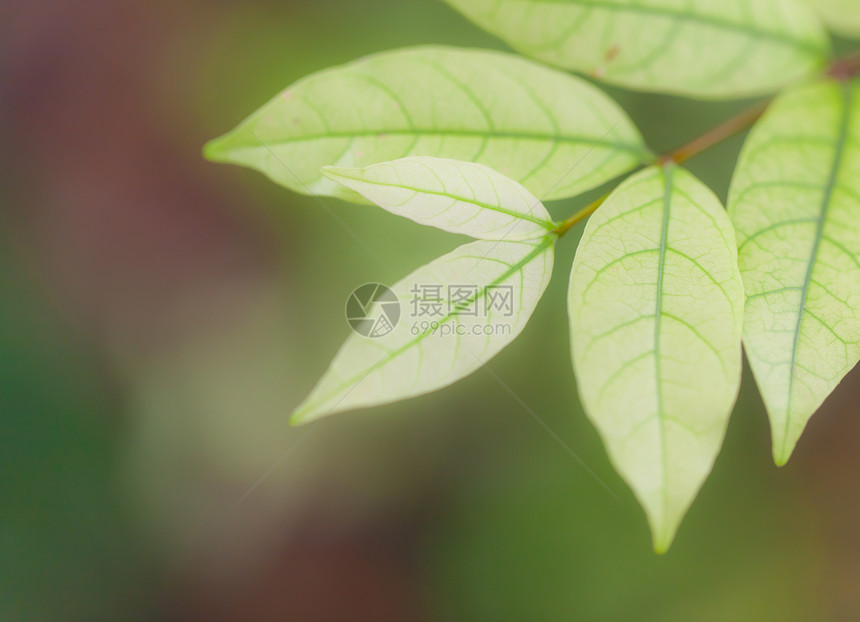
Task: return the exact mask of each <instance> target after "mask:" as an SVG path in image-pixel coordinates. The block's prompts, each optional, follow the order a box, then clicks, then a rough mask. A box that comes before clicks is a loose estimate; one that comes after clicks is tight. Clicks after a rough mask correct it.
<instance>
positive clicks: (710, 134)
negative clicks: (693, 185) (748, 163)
mask: <svg viewBox="0 0 860 622" xmlns="http://www.w3.org/2000/svg"><path fill="white" fill-rule="evenodd" d="M769 105H770V100H768V101H764V102H761V103H758V104H756V105H755V106H753V107H752V108H748V109H747V110H744V111H743V112H741V113H740V114H738V115H737V116H734V117H732V118H731V119H729V120H728V121H726V122H725V123H722V124H721V125H718V126H717V127H715V128H714V129H712V130H709V131H707V132H705V133H704V134H702V135H701V136H699V137H698V138H695V139H693V140H691V141H690V142H688V143H687V144H685V145H682V146H681V147H678V148H677V149H674V150H672V151H670V152H668V153H666V154H663V155H662V156H660V157H659V158H657V164H659V165H660V166H663V165H666V164H669V163H670V162H673V163H675V164H682V163H683V162H686V161H687V160H689V159H690V158H692V157H694V156H697V155H699V154H700V153H702V152H703V151H707V150H708V149H710V148H711V147H713V146H715V145H718V144H720V143H721V142H723V141H725V140H727V139H729V138H731V137H732V136H734V135H736V134H740V133H741V132H743V131H745V130H748V129H749V128H751V127H752V126H753V124H754V123H755V122H756V121H758V120H759V119H760V118H761V116H762V115H763V114H764V112H765V110H767V108H768V106H769Z"/></svg>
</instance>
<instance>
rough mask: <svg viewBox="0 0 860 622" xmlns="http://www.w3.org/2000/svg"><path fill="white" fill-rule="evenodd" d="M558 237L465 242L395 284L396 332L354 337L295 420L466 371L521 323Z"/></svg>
mask: <svg viewBox="0 0 860 622" xmlns="http://www.w3.org/2000/svg"><path fill="white" fill-rule="evenodd" d="M555 240H556V236H555V235H551V236H547V237H546V238H543V239H541V240H533V241H529V242H509V241H504V242H493V241H479V242H472V243H469V244H465V245H464V246H461V247H459V248H458V249H456V250H455V251H453V252H452V253H449V254H448V255H445V256H444V257H441V258H439V259H437V260H435V261H433V262H431V263H429V264H427V265H426V266H424V267H422V268H420V269H418V270H417V271H415V272H413V273H412V274H410V275H409V276H407V277H406V278H405V279H403V280H402V281H400V282H398V283H397V284H396V285H394V286H393V287H392V288H391V290H392V292H393V293H394V295H395V296H396V298H397V299H398V300H399V301H400V318H399V321H397V322H396V324H395V326H394V329H393V330H392V331H391V332H390V333H388V334H383V335H382V336H379V337H377V338H368V337H364V336H361V335H359V334H353V335H351V336H350V337H349V338H348V339H347V340H346V343H344V345H343V346H342V347H341V349H340V351H339V352H338V353H337V355H336V356H335V358H334V361H333V362H332V364H331V366H330V367H329V369H328V371H326V373H325V375H324V376H323V377H322V379H321V380H320V381H319V383H318V384H317V386H316V387H315V388H314V390H313V392H312V393H311V394H310V396H309V397H308V398H307V399H306V400H305V402H304V403H303V404H302V405H301V406H299V407H298V409H296V411H295V412H294V413H293V417H292V421H293V422H294V423H306V422H309V421H312V420H314V419H318V418H320V417H324V416H326V415H330V414H333V413H336V412H340V411H344V410H350V409H353V408H359V407H363V406H372V405H375V404H385V403H388V402H393V401H397V400H401V399H404V398H407V397H412V396H415V395H421V394H423V393H429V392H430V391H434V390H436V389H440V388H442V387H445V386H447V385H449V384H452V383H453V382H456V381H457V380H459V379H461V378H463V377H465V376H467V375H469V374H471V373H472V372H473V371H475V370H476V369H478V368H479V367H481V366H482V365H483V364H484V363H486V362H487V361H488V360H489V359H491V358H492V357H493V356H495V355H496V354H497V353H498V352H499V351H500V350H502V349H503V348H504V347H505V346H507V345H508V344H509V343H510V342H511V341H513V339H514V338H515V337H516V336H517V335H519V333H520V332H521V331H522V330H523V328H524V327H525V325H526V322H527V321H528V319H529V317H531V314H532V312H533V311H534V309H535V306H537V303H538V300H539V299H540V297H541V296H542V295H543V292H544V290H545V289H546V286H547V284H548V283H549V279H550V276H551V273H552V263H553V245H554V243H555ZM384 301H385V302H377V303H374V304H373V305H372V306H371V308H370V309H369V310H368V313H367V317H368V318H369V319H371V320H372V321H373V323H374V324H375V323H376V322H377V320H376V319H374V318H377V316H379V317H382V315H380V314H381V313H382V311H383V309H382V305H383V304H389V303H390V301H391V298H390V297H388V298H386V299H384ZM386 328H387V326H386ZM368 332H370V331H368ZM382 332H383V333H384V332H385V331H382Z"/></svg>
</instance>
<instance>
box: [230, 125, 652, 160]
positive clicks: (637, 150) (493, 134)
mask: <svg viewBox="0 0 860 622" xmlns="http://www.w3.org/2000/svg"><path fill="white" fill-rule="evenodd" d="M386 135H387V136H416V135H417V136H441V137H454V138H481V139H482V138H485V137H489V138H493V139H503V140H535V141H549V142H559V143H570V144H583V145H585V144H587V145H590V146H592V147H593V148H595V149H598V148H599V149H617V150H619V151H628V152H630V153H633V154H635V155H636V156H638V157H639V158H641V159H642V160H644V159H645V158H647V157H648V155H649V154H648V151H647V150H646V149H645V148H644V147H642V146H641V145H636V144H633V143H624V142H618V141H611V140H601V137H600V136H570V135H558V134H548V133H547V134H541V133H536V132H514V131H504V132H499V131H491V130H487V131H483V132H482V131H478V130H454V129H434V128H429V129H425V128H415V129H411V128H397V129H382V128H380V129H376V130H355V131H346V132H325V133H322V134H305V135H302V136H290V137H288V138H279V139H276V140H268V141H266V145H268V146H269V147H273V146H274V147H277V146H281V145H290V144H293V143H299V142H308V141H314V140H325V139H330V138H342V139H350V138H368V137H377V138H381V137H383V136H386ZM228 138H229V135H228V136H227V137H225V139H228ZM262 148H264V145H261V144H260V142H259V141H256V140H255V141H254V142H252V143H248V144H246V145H242V144H240V145H231V146H230V147H229V148H228V150H229V149H262Z"/></svg>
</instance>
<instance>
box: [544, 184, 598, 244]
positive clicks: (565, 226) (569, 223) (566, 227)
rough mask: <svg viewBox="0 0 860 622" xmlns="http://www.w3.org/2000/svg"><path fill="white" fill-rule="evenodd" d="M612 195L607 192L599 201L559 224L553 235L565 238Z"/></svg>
mask: <svg viewBox="0 0 860 622" xmlns="http://www.w3.org/2000/svg"><path fill="white" fill-rule="evenodd" d="M610 194H611V193H609V192H607V193H606V194H604V195H603V196H602V197H600V198H599V199H597V200H596V201H594V202H593V203H589V204H588V205H586V206H585V207H583V208H582V209H581V210H579V211H578V212H576V213H575V214H574V215H573V216H571V217H570V218H568V219H567V220H564V221H562V222H560V223H559V224H558V226H557V227H556V228H555V230H554V231H553V233H555V234H556V235H557V236H558V237H562V236H564V234H565V233H567V232H568V231H570V230H571V229H572V228H573V227H574V225H576V224H577V223H580V222H582V221H583V220H585V219H586V218H588V217H589V216H591V215H592V214H593V213H594V212H596V211H597V208H598V207H600V206H601V205H603V202H604V201H606V199H608V198H609V195H610Z"/></svg>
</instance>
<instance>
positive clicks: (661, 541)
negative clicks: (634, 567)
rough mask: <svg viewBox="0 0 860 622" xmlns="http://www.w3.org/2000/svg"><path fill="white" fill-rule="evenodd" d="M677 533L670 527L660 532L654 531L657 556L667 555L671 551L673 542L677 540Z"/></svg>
mask: <svg viewBox="0 0 860 622" xmlns="http://www.w3.org/2000/svg"><path fill="white" fill-rule="evenodd" d="M675 532H676V529H672V528H670V527H668V526H666V527H664V528H662V529H660V530H657V529H652V545H653V547H654V553H656V554H657V555H665V554H666V552H667V551H668V550H669V547H671V546H672V542H673V541H674V540H675Z"/></svg>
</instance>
